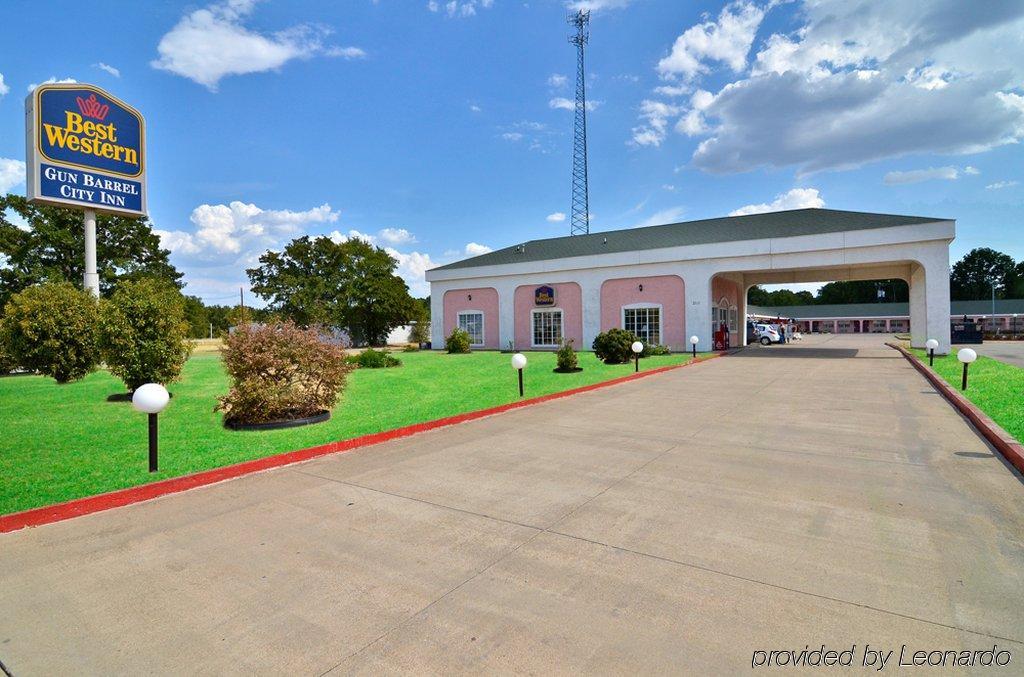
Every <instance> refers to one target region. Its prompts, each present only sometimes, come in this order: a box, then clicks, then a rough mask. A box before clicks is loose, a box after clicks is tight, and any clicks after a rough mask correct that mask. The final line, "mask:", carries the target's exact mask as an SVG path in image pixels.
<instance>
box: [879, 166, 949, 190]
mask: <svg viewBox="0 0 1024 677" xmlns="http://www.w3.org/2000/svg"><path fill="white" fill-rule="evenodd" d="M959 176H960V172H959V170H957V168H956V167H929V168H928V169H911V170H910V171H907V172H899V171H893V172H889V173H887V174H886V175H885V178H884V179H883V181H884V182H885V185H887V186H896V185H901V184H907V183H921V182H922V181H931V180H933V179H943V180H946V181H955V180H956V179H957V178H958V177H959Z"/></svg>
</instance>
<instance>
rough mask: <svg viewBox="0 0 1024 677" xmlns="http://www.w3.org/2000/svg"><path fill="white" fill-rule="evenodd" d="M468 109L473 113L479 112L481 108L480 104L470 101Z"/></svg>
mask: <svg viewBox="0 0 1024 677" xmlns="http://www.w3.org/2000/svg"><path fill="white" fill-rule="evenodd" d="M469 110H471V111H473V112H474V113H479V112H480V111H482V110H483V109H482V108H480V106H478V105H476V104H475V103H471V104H469Z"/></svg>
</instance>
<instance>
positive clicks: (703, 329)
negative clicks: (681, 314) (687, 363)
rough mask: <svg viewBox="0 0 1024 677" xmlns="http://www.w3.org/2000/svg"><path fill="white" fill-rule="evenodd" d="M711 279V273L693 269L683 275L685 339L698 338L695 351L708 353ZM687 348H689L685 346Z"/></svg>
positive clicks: (710, 345) (709, 348)
mask: <svg viewBox="0 0 1024 677" xmlns="http://www.w3.org/2000/svg"><path fill="white" fill-rule="evenodd" d="M711 277H712V273H711V272H709V271H707V270H702V269H700V268H693V269H691V270H689V271H687V272H684V274H683V284H684V286H685V290H686V313H685V316H686V338H687V343H688V342H689V337H691V336H696V337H697V338H698V343H697V350H699V351H708V350H711V349H712V348H713V346H712V344H711ZM686 347H687V348H689V347H690V346H689V345H687V346H686Z"/></svg>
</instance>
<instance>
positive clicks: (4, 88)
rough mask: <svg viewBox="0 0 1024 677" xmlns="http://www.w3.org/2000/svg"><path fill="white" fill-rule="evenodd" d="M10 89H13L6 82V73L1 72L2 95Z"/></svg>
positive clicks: (0, 90) (0, 91)
mask: <svg viewBox="0 0 1024 677" xmlns="http://www.w3.org/2000/svg"><path fill="white" fill-rule="evenodd" d="M9 91H11V88H10V87H8V86H7V84H6V83H5V82H4V74H3V73H0V96H3V95H4V94H6V93H7V92H9Z"/></svg>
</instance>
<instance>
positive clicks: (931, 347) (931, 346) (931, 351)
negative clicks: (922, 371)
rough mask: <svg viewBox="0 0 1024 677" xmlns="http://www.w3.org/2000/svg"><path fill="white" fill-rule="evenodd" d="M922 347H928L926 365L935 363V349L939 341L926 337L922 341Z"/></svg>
mask: <svg viewBox="0 0 1024 677" xmlns="http://www.w3.org/2000/svg"><path fill="white" fill-rule="evenodd" d="M924 347H925V348H927V349H928V366H929V367H930V366H932V365H933V364H934V363H935V349H936V348H938V347H939V342H938V341H936V340H935V339H928V340H927V341H925V342H924Z"/></svg>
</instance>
